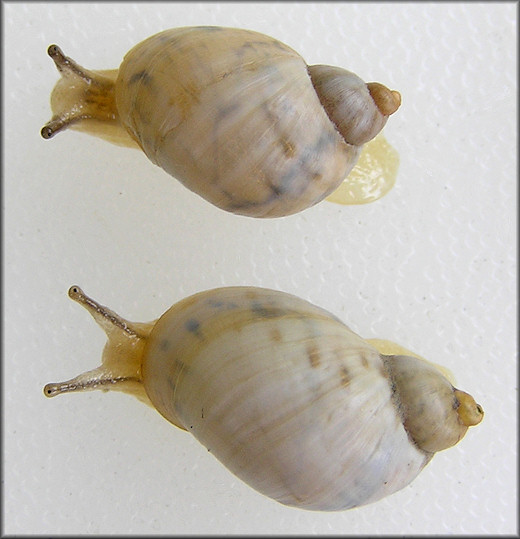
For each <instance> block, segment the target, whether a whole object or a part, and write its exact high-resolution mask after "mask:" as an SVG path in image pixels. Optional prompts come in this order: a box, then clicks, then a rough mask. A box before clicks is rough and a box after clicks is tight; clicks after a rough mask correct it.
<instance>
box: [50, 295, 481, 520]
mask: <svg viewBox="0 0 520 539" xmlns="http://www.w3.org/2000/svg"><path fill="white" fill-rule="evenodd" d="M69 295H70V297H71V298H72V299H73V300H75V301H77V302H78V303H80V304H81V305H83V306H84V307H85V308H86V309H87V310H88V311H89V313H90V314H91V315H92V316H93V318H94V319H95V320H96V322H97V323H98V324H99V325H100V326H101V327H102V328H103V329H104V330H105V332H106V334H107V336H108V342H107V344H106V345H105V349H104V352H103V361H102V365H101V366H100V367H98V368H97V369H94V370H92V371H88V372H86V373H84V374H81V375H79V376H77V377H75V378H73V379H71V380H69V381H67V382H62V383H52V384H47V385H46V386H45V388H44V394H45V395H46V396H49V397H52V396H55V395H58V394H61V393H66V392H74V391H84V390H91V389H102V390H108V389H111V390H120V391H124V392H127V393H130V394H132V395H134V396H136V397H138V398H139V399H140V400H142V401H144V402H146V403H148V404H150V405H151V406H153V407H155V408H156V409H157V411H158V412H159V413H161V414H162V415H163V416H164V417H165V418H166V419H167V420H168V421H170V422H171V423H173V424H174V425H176V426H177V427H179V428H181V429H184V430H186V431H188V432H191V433H192V434H193V435H194V436H195V437H196V438H197V439H198V440H199V441H200V442H201V443H202V444H203V445H204V446H206V447H207V448H208V450H210V451H211V453H212V454H213V455H214V456H215V457H216V458H217V459H219V460H220V461H221V462H222V463H223V464H224V465H225V466H226V467H227V468H228V469H229V470H230V471H231V472H233V473H234V474H235V475H236V476H238V477H239V478H240V479H242V480H243V481H245V482H246V483H247V484H249V485H250V486H251V487H253V488H254V489H256V490H257V491H259V492H261V493H263V494H265V495H266V496H269V497H271V498H273V499H275V500H277V501H278V502H280V503H282V504H286V505H289V506H295V507H299V508H303V509H310V510H322V511H339V510H343V509H349V508H351V507H356V506H359V505H364V504H367V503H370V502H374V501H376V500H378V499H380V498H382V497H384V496H387V495H389V494H391V493H393V492H395V491H397V490H399V489H402V488H403V487H405V486H406V485H407V484H409V483H410V482H411V481H412V480H413V479H414V478H415V477H416V476H417V474H418V473H419V472H420V471H421V470H422V468H423V467H424V466H425V465H426V464H427V463H428V462H429V461H430V460H431V458H432V457H433V455H434V453H435V452H437V451H441V450H443V449H446V448H448V447H450V446H452V445H454V444H456V443H457V442H458V441H459V440H460V439H461V438H462V437H463V436H464V434H465V433H466V431H467V429H468V427H469V426H472V425H477V424H478V423H479V422H480V421H481V420H482V418H483V411H482V408H481V407H480V406H479V405H478V404H476V402H475V401H474V399H473V398H472V397H471V396H470V395H468V394H467V393H465V392H463V391H461V390H459V389H456V388H454V387H453V385H452V384H451V383H450V382H449V380H448V379H447V378H446V377H445V376H444V375H443V374H442V373H441V372H440V370H439V369H438V368H436V367H435V366H434V365H433V364H431V363H429V362H427V361H425V360H421V359H418V358H417V357H411V356H407V355H386V354H383V353H380V351H379V350H378V349H377V348H376V347H375V346H374V345H375V344H376V343H377V342H378V341H377V340H374V341H373V343H374V345H373V344H371V341H366V340H363V339H362V338H361V337H359V336H358V335H356V334H355V333H353V332H352V331H351V330H350V329H349V328H348V327H347V326H346V325H345V324H344V323H343V322H341V321H340V320H339V319H338V318H336V317H335V316H334V315H332V314H330V313H329V312H327V311H325V310H324V309H322V308H319V307H317V306H315V305H312V304H311V303H309V302H307V301H305V300H303V299H300V298H298V297H295V296H293V295H290V294H287V293H284V292H279V291H275V290H269V289H264V288H255V287H229V288H218V289H214V290H208V291H205V292H201V293H198V294H195V295H193V296H191V297H188V298H186V299H184V300H182V301H180V302H179V303H177V304H175V305H173V306H172V307H171V308H170V309H169V310H168V311H166V313H164V314H163V315H162V316H161V317H160V318H159V319H158V320H156V321H154V322H150V323H134V322H129V321H127V320H125V319H123V318H121V317H120V316H118V315H117V314H115V313H114V312H113V311H111V310H110V309H108V308H106V307H103V306H101V305H99V304H98V303H97V302H96V301H94V300H93V299H91V298H89V297H88V296H87V295H85V294H84V293H83V291H82V290H81V289H80V288H79V287H77V286H73V287H71V288H70V290H69Z"/></svg>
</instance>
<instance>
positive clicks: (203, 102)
mask: <svg viewBox="0 0 520 539" xmlns="http://www.w3.org/2000/svg"><path fill="white" fill-rule="evenodd" d="M48 54H49V55H50V57H51V58H52V59H53V60H54V62H55V64H56V66H57V68H58V70H59V71H60V73H61V75H62V78H61V79H60V80H59V81H58V83H57V84H56V86H55V88H54V90H53V92H52V95H51V107H52V110H53V117H52V119H51V120H50V121H49V122H48V123H47V124H46V125H45V126H44V127H43V128H42V130H41V134H42V136H43V137H44V138H46V139H48V138H50V137H52V136H53V135H54V134H55V133H57V132H59V131H60V130H62V129H65V128H67V127H72V128H76V129H79V130H84V131H87V132H89V133H90V134H94V135H96V136H99V137H101V138H105V139H107V140H109V141H110V142H114V143H116V144H120V145H125V146H132V147H140V148H141V149H142V150H143V151H144V153H145V154H146V155H147V157H148V158H149V159H150V160H151V161H152V162H153V163H155V164H156V165H158V166H160V167H161V168H163V169H164V170H165V171H166V172H167V173H168V174H170V175H172V176H174V177H175V178H177V179H178V180H180V181H181V182H182V183H183V184H184V185H185V186H186V187H188V188H189V189H191V190H192V191H194V192H195V193H197V194H198V195H200V196H202V197H203V198H205V199H206V200H208V201H209V202H211V203H212V204H214V205H215V206H217V207H219V208H221V209H223V210H226V211H229V212H232V213H237V214H240V215H247V216H251V217H281V216H286V215H291V214H294V213H297V212H300V211H302V210H304V209H306V208H309V207H311V206H313V205H314V204H317V203H318V202H320V201H321V200H323V199H324V198H325V197H327V195H329V194H330V193H332V192H333V191H334V190H335V189H336V188H337V187H338V186H339V185H340V184H341V183H342V182H343V180H344V179H345V178H346V176H347V175H348V173H349V172H350V170H351V169H352V168H353V166H354V165H355V163H356V160H357V158H358V156H359V154H360V151H361V148H362V146H363V144H364V143H365V142H368V141H369V140H371V139H372V138H373V137H375V136H376V135H377V133H379V132H380V131H381V129H382V128H383V126H384V125H385V123H386V121H387V119H388V117H389V116H390V115H391V114H393V113H394V112H395V111H396V110H397V109H398V108H399V106H400V103H401V96H400V94H399V92H397V91H395V90H389V89H388V88H387V87H386V86H384V85H382V84H380V83H376V82H371V83H368V84H366V83H365V82H363V81H362V80H361V79H360V78H359V77H358V76H357V75H355V74H354V73H351V72H349V71H346V70H344V69H342V68H339V67H332V66H325V65H312V66H308V65H307V64H306V63H305V61H304V60H303V58H302V57H301V56H300V55H299V54H298V53H297V52H295V51H294V50H293V49H291V48H290V47H288V46H287V45H285V44H283V43H281V42H280V41H278V40H276V39H274V38H272V37H269V36H266V35H264V34H260V33H258V32H254V31H250V30H243V29H236V28H223V27H215V26H197V27H183V28H174V29H170V30H165V31H163V32H160V33H158V34H155V35H153V36H151V37H149V38H148V39H145V40H144V41H142V42H141V43H139V44H137V45H136V46H135V47H134V48H132V49H131V50H130V51H129V52H128V53H127V54H126V56H125V57H124V59H123V62H122V64H121V66H120V67H119V69H118V70H117V69H115V70H105V71H93V70H87V69H84V68H83V67H81V66H79V65H78V64H77V63H76V62H74V61H73V60H72V59H71V58H69V57H67V56H65V55H64V54H63V52H62V51H61V49H60V48H59V47H58V46H57V45H51V46H50V47H49V48H48Z"/></svg>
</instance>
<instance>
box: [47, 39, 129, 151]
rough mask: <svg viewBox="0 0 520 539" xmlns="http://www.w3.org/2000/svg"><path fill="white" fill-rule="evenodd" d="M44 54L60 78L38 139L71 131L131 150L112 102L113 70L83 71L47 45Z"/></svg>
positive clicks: (114, 104) (113, 97) (115, 77)
mask: <svg viewBox="0 0 520 539" xmlns="http://www.w3.org/2000/svg"><path fill="white" fill-rule="evenodd" d="M47 53H48V55H49V56H50V57H51V58H52V59H53V61H54V63H55V65H56V68H57V69H58V71H59V72H60V74H61V78H60V79H59V80H58V82H57V83H56V85H55V86H54V89H53V91H52V94H51V108H52V112H53V116H52V118H51V120H50V121H49V122H47V124H45V125H44V126H43V128H42V129H41V132H40V133H41V136H42V137H43V138H44V139H50V138H51V137H53V136H54V135H55V134H56V133H59V132H60V131H63V130H65V129H67V128H73V129H77V130H80V131H85V132H87V133H89V134H91V135H95V136H100V137H102V138H105V139H106V140H109V141H110V142H114V143H116V144H121V145H124V146H133V147H135V142H133V140H132V139H131V138H130V136H129V135H128V134H127V133H126V130H124V129H123V128H122V126H121V124H120V122H119V116H118V113H117V105H116V99H115V82H116V79H117V73H118V71H117V69H112V70H105V71H94V70H89V69H85V68H84V67H82V66H80V65H79V64H77V63H76V62H75V61H74V60H72V59H71V58H69V57H68V56H65V55H64V54H63V51H62V50H61V49H60V48H59V47H58V46H57V45H51V46H50V47H49V48H48V49H47Z"/></svg>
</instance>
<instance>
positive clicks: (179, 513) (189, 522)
mask: <svg viewBox="0 0 520 539" xmlns="http://www.w3.org/2000/svg"><path fill="white" fill-rule="evenodd" d="M2 7H3V10H4V13H3V14H4V31H5V33H4V49H3V52H4V63H3V66H4V103H3V104H4V109H3V110H4V133H3V135H4V138H3V140H4V194H5V199H4V208H3V209H4V211H5V220H4V223H5V229H4V240H5V245H4V248H5V250H4V254H5V256H4V276H5V281H4V284H5V286H4V330H5V331H4V377H3V380H4V388H3V390H4V393H3V395H4V483H3V495H4V497H3V501H4V515H3V524H4V530H3V531H4V533H7V534H23V533H25V534H37V533H44V534H57V533H67V534H76V533H120V534H132V533H140V534H154V533H167V534H176V533H199V534H200V533H240V534H243V533H265V534H270V533H293V534H301V533H317V534H327V533H335V534H353V533H355V534H363V533H365V534H376V533H378V534H380V533H392V534H419V533H432V534H499V533H514V532H515V531H516V512H515V508H516V504H517V498H516V479H517V475H516V457H517V455H516V447H517V444H516V440H517V416H516V409H517V390H518V388H517V378H516V367H517V348H516V292H517V290H516V250H515V249H516V226H515V225H516V211H515V210H516V207H515V202H516V160H515V156H516V150H517V148H516V136H515V135H516V127H517V126H516V99H515V97H516V50H515V46H516V42H515V37H516V30H517V28H516V24H517V18H516V17H517V9H516V5H515V4H514V3H483V4H472V3H458V4H447V3H439V4H431V3H429V4H425V3H418V4H413V3H411V4H409V3H400V4H392V3H383V4H377V3H363V4H352V3H332V4H324V3H318V4H313V3H301V4H292V3H280V4H265V3H261V4H253V3H230V4H225V3H222V4H221V3H202V4H194V3H189V4H175V3H173V4H171V3H159V4H151V3H135V4H133V3H132V4H125V3H114V4H108V3H93V4H81V3H73V4H67V3H49V4H38V3H29V4H22V3H18V2H17V3H3V5H2ZM199 24H215V25H223V26H237V27H244V28H250V29H254V30H258V31H261V32H264V33H268V34H270V35H272V36H274V37H277V38H279V39H281V40H282V41H284V42H286V43H288V44H289V45H290V46H292V47H293V48H295V49H296V50H298V51H299V52H300V53H301V54H302V55H303V56H304V57H305V58H306V60H307V61H308V63H311V64H312V63H327V64H331V65H339V66H343V67H345V68H347V69H351V70H352V71H354V72H356V73H357V74H358V75H360V76H361V77H362V78H364V79H365V80H367V81H368V80H376V81H380V82H383V83H385V84H387V85H388V86H390V87H391V88H396V89H398V90H399V91H400V92H401V93H402V96H403V105H402V108H401V109H400V110H399V112H398V113H397V114H396V115H395V116H394V117H392V118H391V120H390V121H389V123H388V126H387V128H386V129H385V134H386V137H387V139H388V140H389V141H390V143H391V144H392V145H393V146H394V147H395V148H396V149H397V150H398V152H399V154H400V159H401V165H400V170H399V175H398V178H397V184H396V187H395V188H394V189H393V191H392V192H391V193H390V194H389V195H387V196H386V197H385V198H383V199H381V200H380V201H378V202H376V203H373V204H368V205H365V206H359V207H346V206H339V205H335V204H332V203H329V202H323V203H321V204H319V205H318V206H316V207H314V208H312V209H309V210H307V211H305V212H303V213H300V214H298V215H295V216H291V217H287V218H284V219H275V220H255V219H249V218H245V217H239V216H235V215H231V214H227V213H225V212H223V211H220V210H218V209H216V208H214V207H212V206H211V205H209V204H208V203H206V202H205V201H204V200H202V199H200V198H199V197H197V196H196V195H194V194H193V193H191V192H190V191H188V190H187V189H185V188H184V187H183V186H182V185H181V184H180V183H179V182H176V181H175V180H173V179H171V178H170V177H169V176H167V175H166V174H165V173H164V172H163V171H161V170H160V169H159V168H157V167H155V166H154V165H152V164H151V163H150V162H149V161H148V160H147V159H146V157H145V156H144V154H141V153H140V152H138V151H135V150H129V149H123V148H119V147H116V146H111V145H109V144H107V143H104V142H103V141H101V140H97V139H94V138H92V137H89V136H87V135H84V134H81V133H77V132H72V131H69V132H67V133H64V134H61V135H59V136H57V137H56V138H55V139H53V140H51V141H45V140H43V139H41V138H40V135H39V130H40V128H41V126H42V125H43V124H44V123H45V122H46V121H47V120H48V119H49V117H50V107H49V93H50V91H51V89H52V87H53V85H54V83H55V81H56V80H57V78H58V73H57V71H56V69H55V68H54V65H53V64H52V62H51V60H50V59H49V58H48V57H47V55H46V48H47V46H48V45H49V44H50V43H58V44H59V45H60V46H61V47H62V48H63V49H64V51H65V53H66V54H68V55H70V56H72V57H74V58H75V59H76V60H77V61H78V62H79V63H81V64H83V65H85V66H87V67H91V68H98V69H109V68H115V67H117V66H118V65H119V63H120V61H121V59H122V57H123V55H124V54H125V52H126V51H127V50H128V49H129V48H130V47H131V46H133V45H134V44H136V43H137V42H139V41H141V40H142V39H144V38H146V37H148V36H149V35H151V34H153V33H156V32H158V31H160V30H163V29H166V28H169V27H174V26H184V25H199ZM71 284H79V285H81V286H82V287H83V288H84V289H85V291H86V292H87V293H89V294H91V295H92V296H94V297H95V298H97V299H98V300H99V301H100V302H101V303H103V304H105V305H108V306H110V307H111V308H113V309H114V310H116V311H118V312H119V313H121V314H122V315H123V316H126V317H127V318H130V319H134V320H141V321H145V320H150V319H153V318H155V317H157V316H159V315H160V314H162V312H163V311H164V310H166V308H167V307H169V306H170V305H171V304H172V303H174V302H175V301H177V300H179V299H181V298H183V297H185V296H187V295H188V294H191V293H194V292H197V291H200V290H204V289H207V288H212V287H216V286H223V285H237V284H248V285H258V286H265V287H271V288H278V289H281V290H285V291H287V292H292V293H294V294H297V295H299V296H302V297H304V298H306V299H308V300H310V301H312V302H314V303H316V304H318V305H320V306H322V307H325V308H327V309H328V310H330V311H332V312H333V313H335V314H336V315H338V316H340V317H341V318H342V319H343V320H344V321H345V322H346V323H347V324H349V325H350V327H352V329H354V330H355V331H356V332H358V333H359V334H361V335H362V336H364V337H367V338H370V337H379V338H387V339H391V340H394V341H396V342H398V343H400V344H401V345H403V346H406V347H408V348H411V349H412V350H414V351H415V352H417V353H419V354H421V355H423V356H425V357H427V358H429V359H430V360H431V361H434V362H437V363H441V364H444V365H446V366H447V367H449V368H450V369H451V370H452V371H453V373H454V375H455V377H456V379H457V381H458V382H459V386H460V387H461V388H462V389H464V390H466V391H468V392H470V393H472V394H474V395H475V397H476V398H477V400H478V401H479V402H480V403H481V404H482V406H483V407H484V409H485V411H486V416H485V419H484V421H483V423H482V424H481V425H480V426H478V427H476V428H474V429H472V430H471V431H470V432H469V433H468V435H467V437H466V438H465V439H464V440H463V441H462V442H461V443H460V444H459V445H458V446H456V447H454V448H452V449H450V450H448V451H445V452H442V453H440V454H438V455H436V456H435V458H434V459H433V461H432V462H431V463H430V464H429V465H428V467H427V468H426V469H425V470H424V471H423V472H422V474H421V475H419V477H418V478H417V479H416V480H415V481H414V482H413V483H412V484H411V485H410V486H409V487H407V488H405V489H404V490H402V491H400V492H399V493H396V494H394V495H393V496H391V497H389V498H386V499H384V500H382V501H380V502H378V503H375V504H373V505H369V506H366V507H362V508H359V509H355V510H351V511H346V512H340V513H314V512H306V511H301V510H297V509H290V508H286V507H283V506H281V505H279V504H277V503H276V502H273V501H271V500H269V499H267V498H265V497H263V496H262V495H260V494H258V493H256V492H254V491H253V490H252V489H250V488H249V487H247V486H246V485H244V484H243V483H242V482H241V481H239V480H237V479H236V478H235V477H234V476H232V475H231V474H230V473H229V472H228V471H227V470H226V469H225V468H224V467H223V466H222V465H221V464H220V463H219V462H217V461H216V459H214V458H213V457H212V456H211V455H210V454H208V453H207V451H206V450H205V449H204V448H203V447H202V446H201V445H200V444H199V443H198V442H197V441H196V440H194V439H193V438H191V437H190V436H189V435H188V434H186V433H184V432H182V431H180V430H177V429H175V428H173V427H172V426H170V425H169V424H168V423H167V422H166V421H164V420H163V419H162V418H161V417H160V416H159V414H157V413H156V412H155V411H154V410H152V409H148V408H147V407H145V406H143V405H142V404H141V403H139V402H138V401H137V400H134V399H132V397H130V396H127V395H123V394H118V393H114V394H110V393H106V394H105V393H102V392H92V393H84V394H82V395H76V396H63V397H58V398H56V399H53V400H46V399H45V398H44V396H43V394H42V387H43V385H44V384H45V383H47V382H49V381H56V380H63V379H66V378H68V377H69V376H73V375H75V374H77V373H79V372H81V371H83V370H87V369H89V368H93V367H95V366H97V364H98V363H99V360H100V353H101V349H102V346H103V343H104V335H103V334H102V332H101V331H100V330H99V329H98V328H97V327H96V326H95V325H94V323H93V321H92V320H91V319H90V317H89V316H88V314H87V313H86V312H85V311H84V310H83V309H81V308H80V307H79V306H78V305H76V304H74V303H73V302H71V301H70V300H69V299H68V297H67V295H66V292H67V288H68V287H69V285H71Z"/></svg>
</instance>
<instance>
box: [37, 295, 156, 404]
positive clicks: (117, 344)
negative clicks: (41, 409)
mask: <svg viewBox="0 0 520 539" xmlns="http://www.w3.org/2000/svg"><path fill="white" fill-rule="evenodd" d="M69 297H70V298H71V299H73V300H74V301H75V302H76V303H79V304H80V305H82V306H83V307H85V309H87V311H88V312H89V313H90V315H91V316H92V318H94V320H95V321H96V322H97V324H98V325H99V326H100V327H101V328H103V330H104V331H105V333H106V335H107V337H108V341H107V343H106V345H105V348H104V350H103V359H102V364H101V365H100V366H99V367H97V368H96V369H93V370H90V371H87V372H85V373H82V374H79V375H78V376H76V377H74V378H71V379H70V380H66V381H65V382H53V383H50V384H47V385H46V386H45V387H44V388H43V393H44V395H45V396H46V397H55V396H56V395H61V394H62V393H72V392H80V391H91V390H95V389H101V390H103V391H106V390H109V389H112V390H118V391H123V392H125V393H130V394H131V395H134V396H135V397H137V398H138V399H139V400H141V401H143V402H145V403H146V404H149V405H151V404H150V401H149V399H148V397H147V395H146V391H145V389H144V386H143V383H142V377H141V362H142V355H143V350H144V347H145V344H146V341H147V339H148V335H149V334H150V331H151V329H152V327H153V323H134V322H129V321H128V320H125V319H124V318H122V317H121V316H119V315H118V314H116V313H115V312H113V311H111V310H110V309H108V308H107V307H104V306H103V305H100V304H99V303H98V302H97V301H95V300H93V299H92V298H90V297H89V296H87V295H86V294H85V293H84V292H83V290H81V288H80V287H79V286H71V287H70V288H69Z"/></svg>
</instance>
